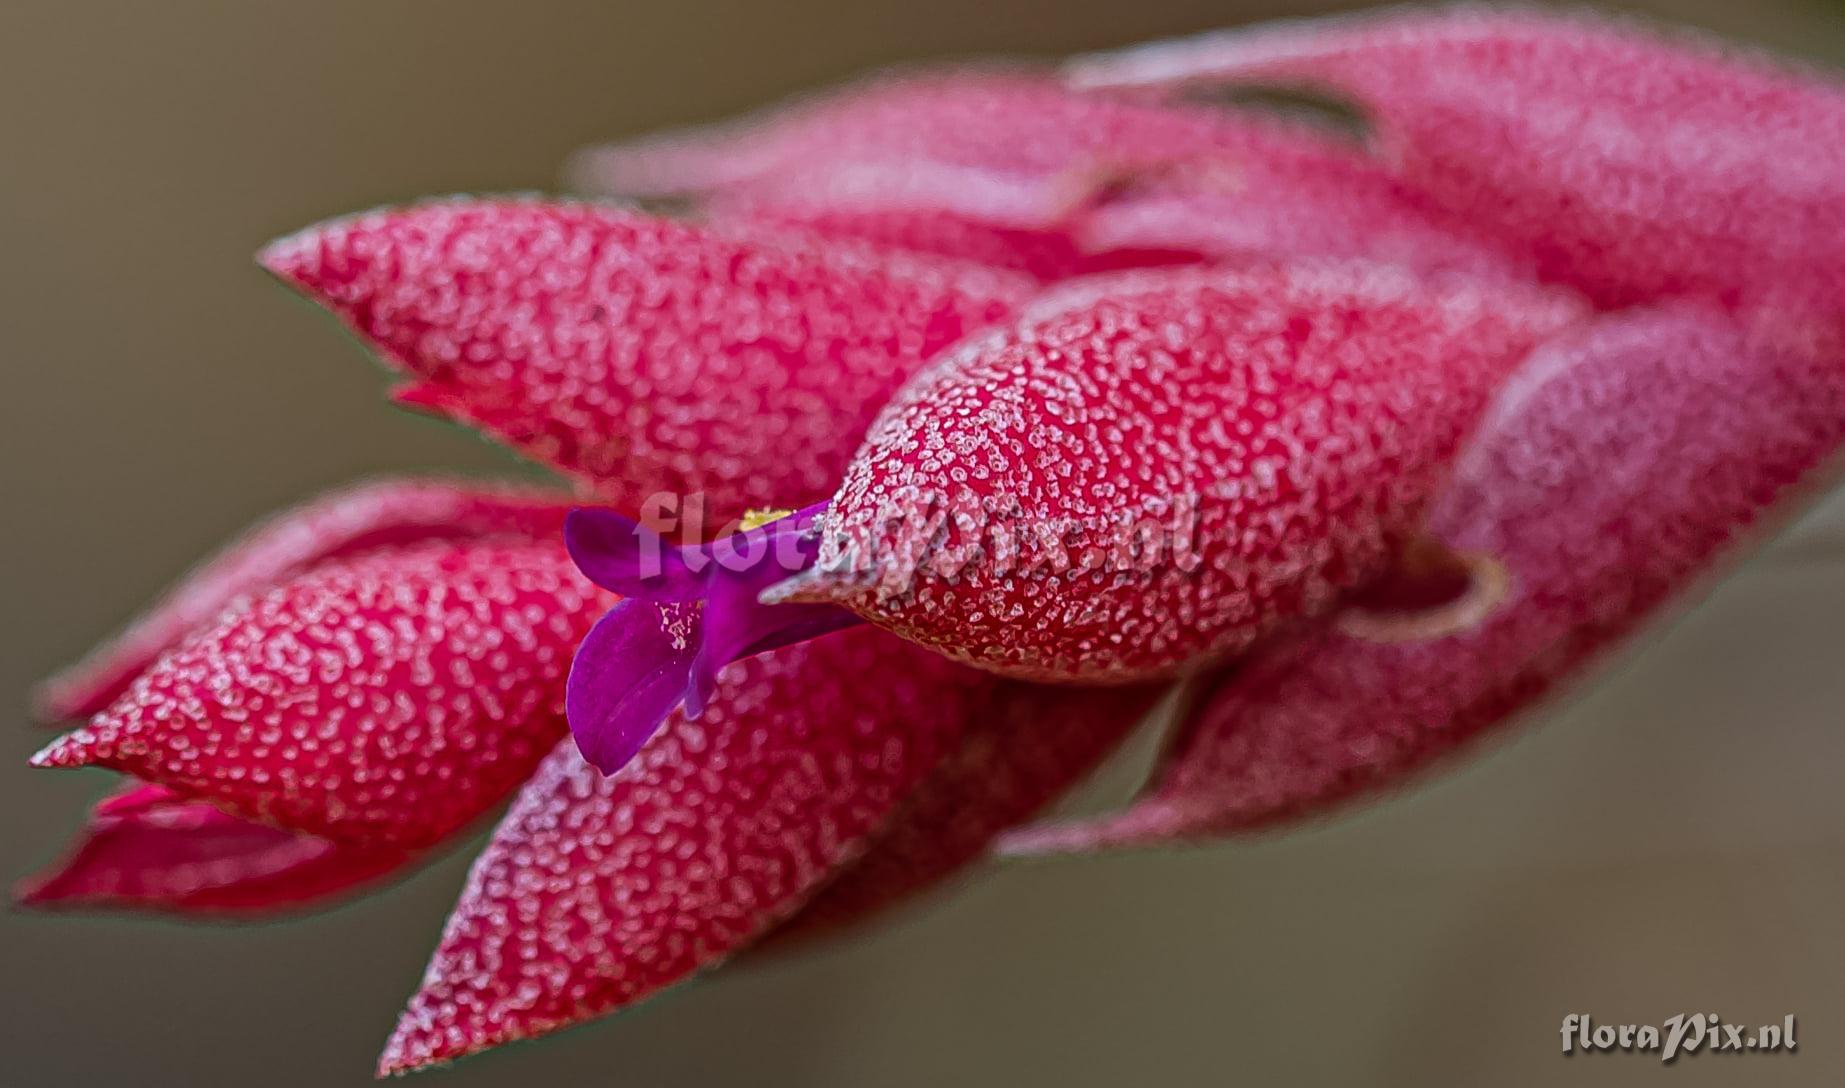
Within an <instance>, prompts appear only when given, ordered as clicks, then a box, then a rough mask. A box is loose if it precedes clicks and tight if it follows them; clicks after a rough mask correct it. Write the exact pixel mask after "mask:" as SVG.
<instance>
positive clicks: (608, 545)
mask: <svg viewBox="0 0 1845 1088" xmlns="http://www.w3.org/2000/svg"><path fill="white" fill-rule="evenodd" d="M564 546H565V547H566V548H568V549H569V550H570V558H571V559H573V560H575V561H576V564H577V569H579V570H581V571H582V572H583V574H584V576H585V577H586V578H588V579H589V580H590V581H592V582H594V583H596V584H597V585H599V586H601V587H602V588H604V589H607V590H612V591H614V592H616V593H619V594H621V595H622V596H624V597H639V598H641V599H643V600H649V601H692V600H696V599H698V597H699V596H701V595H702V594H703V592H704V574H703V571H704V570H706V569H709V568H708V567H706V565H705V563H704V562H698V563H697V564H696V567H695V566H694V563H693V562H692V561H690V560H689V559H688V557H692V558H693V559H697V560H703V559H704V558H705V557H704V556H703V555H701V553H700V550H699V549H697V548H678V547H674V546H673V545H671V544H668V543H667V542H666V540H665V538H664V537H662V536H660V534H659V533H656V532H654V531H653V530H652V529H649V528H647V527H646V526H645V525H642V524H641V523H640V522H638V521H634V520H632V519H631V518H626V517H623V516H622V515H620V514H617V513H615V512H614V511H612V510H593V509H580V510H572V511H571V512H570V515H569V516H568V517H567V518H565V519H564Z"/></svg>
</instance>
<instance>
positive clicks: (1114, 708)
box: [765, 683, 1163, 948]
mask: <svg viewBox="0 0 1845 1088" xmlns="http://www.w3.org/2000/svg"><path fill="white" fill-rule="evenodd" d="M1162 690H1163V689H1161V688H1159V687H1157V686H1148V685H1138V686H1122V687H1109V688H1046V687H1041V686H1037V685H1026V684H1016V683H1013V684H1007V685H1005V686H1003V687H1002V688H1000V689H999V693H998V695H997V696H996V699H995V702H996V703H997V705H996V706H994V707H992V708H989V709H988V711H987V712H986V713H985V714H983V715H981V716H980V717H978V718H976V719H975V720H973V721H971V722H969V723H968V725H967V729H966V734H965V736H964V737H963V739H962V741H961V743H960V745H959V747H957V748H956V749H955V750H954V751H953V752H952V753H950V754H949V755H948V756H947V757H946V758H945V759H943V760H942V761H941V762H940V763H939V764H937V765H936V767H935V769H934V770H932V771H931V772H930V773H929V776H928V777H927V778H925V779H923V781H922V782H921V783H920V784H918V785H917V786H916V788H915V789H914V790H913V791H911V794H910V796H909V798H908V799H906V800H905V801H904V802H903V804H902V806H901V807H900V808H898V809H897V811H896V812H895V813H894V814H893V815H892V816H891V818H890V820H889V821H888V822H887V823H886V824H885V825H884V827H883V828H882V829H881V830H879V832H878V833H877V834H876V835H875V836H873V837H872V838H871V840H870V843H869V845H868V847H867V849H866V850H865V853H864V855H863V856H862V857H860V858H859V859H858V860H857V861H854V862H853V863H851V864H850V865H848V866H847V867H846V868H844V869H843V870H841V871H840V872H839V873H838V874H837V875H835V876H834V877H833V878H832V879H831V880H829V881H828V882H827V883H826V885H825V887H823V888H821V889H820V891H819V893H818V894H816V895H815V896H814V897H813V898H812V899H810V900H808V902H807V904H806V905H805V906H804V907H802V908H801V910H800V912H799V913H797V914H796V915H795V916H794V917H792V918H790V919H789V920H788V921H787V922H785V923H783V924H782V925H781V926H780V927H779V928H777V929H776V930H775V931H774V932H773V933H771V934H770V935H769V936H768V939H767V941H766V942H765V947H770V948H780V947H782V946H783V944H784V942H787V943H790V944H792V943H795V942H798V941H801V940H805V939H808V938H812V937H817V936H821V935H825V934H831V933H834V932H836V931H838V930H840V929H844V928H848V927H851V926H854V925H858V924H860V923H862V922H864V921H866V920H867V919H869V918H873V917H875V916H877V915H879V914H880V913H881V912H883V911H885V910H887V909H889V908H891V907H893V906H895V905H896V904H898V903H901V902H904V901H906V900H908V899H910V898H912V897H914V896H915V895H916V894H917V893H918V892H920V891H922V890H924V889H927V888H929V887H931V886H932V885H935V884H938V883H940V882H941V881H943V880H945V879H947V878H948V877H950V876H953V875H954V874H956V873H958V872H960V871H961V870H962V869H963V868H964V867H965V866H967V865H969V864H971V863H973V862H976V861H978V860H980V859H981V858H982V857H983V856H984V855H985V854H986V853H987V850H988V848H989V847H990V846H991V845H992V844H993V841H994V840H995V839H996V838H997V837H998V836H999V835H1000V833H1001V832H1003V831H1005V830H1007V829H1008V828H1012V827H1015V826H1017V825H1018V824H1020V823H1021V822H1023V821H1025V820H1027V819H1029V818H1030V817H1031V816H1032V815H1034V814H1035V813H1037V812H1038V810H1040V809H1042V808H1043V807H1044V806H1045V805H1047V804H1049V803H1050V802H1052V801H1054V800H1056V799H1057V798H1059V797H1062V796H1063V795H1064V794H1065V793H1066V792H1068V791H1069V789H1070V788H1071V787H1072V786H1073V785H1075V784H1076V783H1077V782H1079V781H1081V780H1082V779H1083V778H1084V777H1085V776H1087V775H1088V774H1089V773H1090V772H1091V771H1093V770H1095V768H1096V767H1097V766H1098V765H1099V764H1100V763H1101V762H1102V760H1103V759H1105V758H1106V757H1107V756H1108V755H1109V754H1111V753H1112V752H1114V750H1115V749H1116V748H1117V747H1119V746H1120V744H1121V742H1122V741H1123V740H1124V739H1125V738H1126V737H1127V735H1128V733H1129V732H1130V731H1131V730H1132V729H1133V728H1134V727H1135V726H1136V725H1137V724H1139V722H1140V720H1141V718H1142V716H1143V715H1145V713H1146V712H1147V710H1148V709H1149V708H1150V707H1151V706H1152V705H1153V702H1154V700H1155V699H1156V698H1157V697H1158V696H1159V694H1160V693H1161V691H1162Z"/></svg>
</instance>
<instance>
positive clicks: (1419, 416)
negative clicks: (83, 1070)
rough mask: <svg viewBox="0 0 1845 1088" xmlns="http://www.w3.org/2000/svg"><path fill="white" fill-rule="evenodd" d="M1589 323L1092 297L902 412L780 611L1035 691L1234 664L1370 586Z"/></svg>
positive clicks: (1148, 285)
mask: <svg viewBox="0 0 1845 1088" xmlns="http://www.w3.org/2000/svg"><path fill="white" fill-rule="evenodd" d="M1579 313H1580V310H1579V307H1578V305H1577V304H1576V303H1575V302H1573V301H1572V300H1570V299H1569V298H1566V297H1563V296H1560V295H1557V296H1553V295H1546V294H1541V293H1536V292H1518V291H1511V290H1495V291H1492V292H1490V293H1487V292H1482V291H1480V290H1476V289H1474V288H1471V287H1466V286H1453V285H1451V286H1438V285H1435V284H1431V283H1425V282H1423V281H1419V280H1416V279H1414V278H1411V277H1409V276H1407V275H1404V274H1400V273H1398V272H1396V271H1394V270H1389V269H1384V268H1381V267H1377V266H1370V265H1357V264H1330V265H1312V266H1308V265H1301V266H1286V267H1275V266H1259V267H1254V268H1250V269H1246V270H1243V271H1239V272H1211V271H1172V272H1153V271H1143V272H1136V273H1129V274H1124V275H1122V276H1120V277H1112V278H1100V279H1096V280H1092V281H1086V282H1085V283H1083V284H1081V285H1075V286H1072V287H1070V288H1068V289H1066V290H1064V291H1063V292H1060V293H1058V294H1055V295H1053V296H1050V297H1047V298H1045V299H1042V300H1040V301H1039V302H1038V303H1036V304H1034V306H1033V307H1032V308H1031V309H1030V310H1029V311H1028V312H1027V313H1026V314H1025V315H1024V316H1023V317H1021V319H1020V320H1019V321H1018V322H1017V323H1015V324H1014V325H1012V326H1010V327H1008V328H1006V329H1004V330H1001V331H997V332H995V333H992V334H989V335H987V336H984V337H979V338H976V339H974V340H971V341H969V342H968V343H966V344H963V345H961V346H960V347H958V348H956V349H955V350H954V351H953V352H950V353H948V354H946V355H944V356H943V358H942V359H941V360H939V361H938V362H937V363H936V364H935V365H933V366H931V367H930V368H929V369H928V370H927V371H926V372H924V373H923V374H922V375H919V377H918V378H917V379H916V380H915V381H914V382H912V383H911V384H910V385H909V386H908V387H906V389H905V390H904V392H903V393H902V394H900V395H899V396H898V397H897V398H896V400H894V401H893V402H892V404H891V406H890V408H888V409H887V410H886V412H885V414H884V415H883V416H882V417H881V418H880V419H879V421H878V423H877V424H876V426H875V427H874V429H873V431H872V433H871V435H870V437H869V438H868V439H867V441H866V445H865V447H864V449H863V450H861V451H860V453H859V455H858V456H857V457H856V458H855V459H854V461H853V464H852V467H851V469H850V470H849V472H848V474H847V476H846V479H845V483H844V484H843V486H842V487H841V489H840V491H839V493H838V495H837V496H836V497H835V499H834V501H833V506H832V510H831V512H830V513H829V515H828V516H827V518H826V519H825V521H824V523H823V524H824V525H825V536H824V538H823V546H822V549H821V555H820V559H819V563H818V565H817V566H816V567H815V568H814V569H813V570H811V571H809V572H808V574H807V575H804V576H803V577H802V578H801V579H799V580H797V582H795V583H790V584H789V585H788V587H787V590H788V593H789V594H790V595H791V596H792V598H793V599H805V600H828V601H833V602H836V603H840V604H844V605H845V606H846V607H849V608H851V609H852V610H854V611H857V612H859V613H860V614H861V615H864V616H865V617H866V618H867V619H870V620H871V621H872V622H874V623H877V624H880V625H882V626H885V627H887V628H889V629H891V630H893V631H896V632H898V633H899V634H902V635H903V636H905V637H906V638H910V639H913V640H915V641H918V642H921V643H923V644H925V645H928V646H932V647H934V648H936V649H939V650H941V651H942V652H944V653H947V654H949V655H951V656H954V657H956V658H959V659H961V660H965V661H968V662H971V663H974V664H977V665H980V666H982V667H984V668H989V669H993V670H997V671H1002V672H1006V673H1008V674H1013V675H1018V676H1022V677H1027V678H1034V679H1055V680H1082V681H1121V680H1128V679H1133V678H1137V677H1146V676H1154V675H1160V674H1164V673H1170V672H1173V671H1175V670H1178V669H1181V668H1184V667H1187V666H1190V665H1193V664H1196V663H1199V662H1200V661H1201V660H1202V659H1209V658H1211V657H1220V656H1225V655H1229V654H1234V653H1238V652H1240V651H1242V650H1245V649H1247V648H1248V647H1249V646H1250V645H1252V644H1253V643H1254V642H1256V641H1257V640H1258V639H1259V638H1261V637H1262V636H1263V635H1265V634H1268V633H1269V632H1271V631H1273V630H1275V629H1276V627H1277V626H1278V625H1280V624H1282V623H1284V622H1286V621H1288V620H1290V619H1295V618H1298V617H1303V616H1312V615H1315V614H1318V613H1320V612H1322V611H1324V610H1325V609H1326V608H1327V607H1329V606H1330V605H1331V603H1332V602H1333V601H1334V600H1335V599H1336V597H1337V595H1338V594H1339V593H1340V592H1341V591H1342V590H1344V589H1347V588H1350V587H1352V586H1354V585H1356V584H1358V583H1360V582H1363V581H1364V580H1366V579H1368V578H1370V577H1372V576H1374V575H1375V574H1377V573H1378V572H1379V571H1381V570H1382V569H1383V568H1384V567H1385V566H1386V565H1387V564H1388V563H1389V562H1390V561H1391V560H1392V558H1393V556H1394V553H1395V551H1396V549H1397V548H1398V547H1399V546H1400V545H1401V544H1402V543H1403V542H1404V540H1405V538H1406V536H1407V535H1408V534H1410V533H1411V532H1412V531H1413V530H1414V529H1415V527H1416V526H1417V525H1418V524H1419V521H1420V518H1421V516H1422V514H1423V512H1424V509H1425V505H1426V502H1427V500H1428V498H1429V497H1430V494H1431V493H1432V490H1433V489H1434V487H1435V486H1436V485H1437V484H1439V482H1440V481H1441V479H1442V478H1443V476H1444V474H1445V472H1446V469H1447V465H1448V460H1449V458H1450V456H1451V454H1452V453H1453V452H1454V450H1455V448H1456V447H1457V445H1458V444H1459V442H1460V441H1461V439H1462V438H1463V437H1465V435H1466V434H1467V433H1468V431H1469V430H1470V429H1471V427H1472V426H1473V425H1474V423H1475V422H1477V420H1478V418H1479V415H1480V413H1481V411H1482V410H1483V409H1484V407H1485V405H1486V403H1487V399H1488V397H1489V396H1490V395H1491V393H1492V392H1493V390H1494V388H1495V386H1496V385H1497V383H1498V382H1499V381H1500V380H1502V379H1503V378H1504V377H1505V375H1507V374H1508V373H1509V372H1510V371H1511V370H1512V369H1513V368H1514V367H1516V366H1517V365H1518V364H1519V363H1520V362H1521V361H1522V360H1523V359H1524V357H1525V355H1526V353H1527V352H1528V351H1529V350H1530V348H1531V347H1532V346H1533V345H1534V344H1535V343H1537V342H1539V341H1541V340H1542V339H1544V338H1545V337H1547V336H1548V335H1550V334H1552V333H1554V332H1556V331H1557V330H1558V329H1560V328H1562V327H1563V326H1565V325H1566V324H1568V323H1569V322H1570V321H1572V320H1574V319H1575V318H1576V317H1577V316H1579Z"/></svg>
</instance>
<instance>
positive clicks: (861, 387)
mask: <svg viewBox="0 0 1845 1088" xmlns="http://www.w3.org/2000/svg"><path fill="white" fill-rule="evenodd" d="M262 259H263V263H264V264H265V265H266V266H267V267H268V268H270V269H271V270H272V271H273V272H275V273H276V274H277V275H278V276H280V277H282V278H283V279H285V280H287V281H288V282H289V283H291V284H294V285H295V286H297V287H299V288H300V289H301V290H303V291H305V292H307V293H308V294H309V295H310V296H312V297H313V298H315V299H316V300H317V301H319V302H321V303H322V304H323V305H326V306H327V307H329V308H330V309H332V310H333V311H334V312H335V313H336V314H338V315H339V316H340V318H341V319H342V320H343V321H345V322H346V323H347V324H348V325H349V326H351V327H352V328H353V329H354V330H355V331H357V332H358V334H359V335H360V336H361V337H363V338H364V339H365V340H366V341H367V342H368V343H369V344H371V345H372V346H373V347H374V348H376V349H377V350H378V351H379V352H380V353H381V354H382V355H383V356H384V358H385V359H386V360H387V361H389V362H390V363H392V364H393V365H394V366H396V367H398V368H399V369H401V370H403V371H404V372H406V373H407V374H408V375H410V377H411V378H412V381H413V383H414V384H413V385H412V386H411V388H410V389H409V390H407V391H405V392H404V393H403V394H402V399H404V400H406V401H409V402H412V403H414V404H416V405H418V406H419V407H422V408H425V409H429V410H433V411H437V412H441V413H444V414H447V415H450V416H452V417H454V418H456V419H458V420H460V421H463V422H466V423H469V424H472V425H474V426H476V427H479V428H480V429H482V430H484V431H486V432H487V433H488V434H490V435H493V436H494V437H496V438H498V439H500V440H502V441H505V442H507V443H509V444H510V445H512V446H513V447H515V448H516V449H518V450H520V451H521V452H523V453H525V454H527V455H529V456H531V457H534V458H536V459H538V460H541V461H544V462H546V463H548V464H551V465H553V466H556V467H557V468H559V469H561V470H563V471H565V472H567V473H569V474H571V475H573V476H576V477H578V478H580V479H583V480H586V481H588V482H590V483H591V484H593V485H595V487H596V489H597V493H598V494H599V495H600V496H601V497H603V498H605V499H606V500H608V501H609V502H610V503H612V504H613V505H615V506H617V507H618V508H620V509H621V510H623V511H624V512H626V513H629V514H636V515H638V514H639V513H641V511H642V508H643V506H644V505H645V504H646V502H647V500H648V498H649V497H650V496H654V495H658V494H668V495H671V496H673V497H674V500H675V502H674V504H673V505H670V506H668V507H666V508H665V512H667V513H678V514H683V513H684V512H685V510H686V508H687V506H688V505H689V504H688V502H687V497H689V496H694V495H703V496H704V513H705V515H706V517H707V518H708V519H710V523H709V531H710V532H716V531H717V530H718V529H719V528H721V527H722V525H723V524H724V523H725V522H726V521H729V520H731V519H734V518H736V517H738V516H740V515H741V514H742V513H743V512H744V511H745V510H746V509H748V508H750V507H754V506H762V505H765V504H777V505H781V506H801V505H805V504H806V503H808V502H811V501H814V500H816V499H820V498H824V497H825V496H826V494H827V492H828V491H829V490H830V489H831V488H832V486H833V485H834V484H835V483H836V482H837V481H838V478H839V473H840V471H841V470H842V469H843V467H844V465H845V462H846V459H847V458H848V457H849V456H850V455H851V452H852V450H853V448H854V447H855V446H856V445H857V443H858V441H859V439H860V438H861V437H862V436H863V434H864V430H865V427H866V426H867V425H868V424H869V423H870V421H871V419H872V417H873V415H874V414H875V413H876V412H877V410H878V408H879V407H881V406H882V405H883V403H884V401H885V400H886V399H888V398H889V396H890V394H891V393H892V392H893V391H894V390H895V389H896V388H897V387H898V386H899V385H900V384H901V383H902V382H903V380H904V378H906V377H907V376H908V375H909V374H910V373H911V372H912V371H913V370H915V369H916V368H917V366H918V365H920V364H921V362H922V361H923V360H924V359H926V358H927V357H928V356H929V355H931V354H933V353H934V352H936V351H937V350H939V349H940V348H942V347H943V346H945V345H947V344H949V343H952V342H953V341H955V340H957V339H959V338H960V337H961V336H962V335H964V334H965V333H967V332H968V331H969V330H971V329H974V328H977V327H980V326H982V325H986V324H988V323H990V322H993V321H995V320H997V319H999V318H1001V317H1003V316H1005V315H1006V314H1007V313H1008V312H1010V310H1011V309H1012V308H1013V306H1014V305H1015V304H1016V303H1017V302H1018V301H1020V300H1021V299H1022V298H1023V297H1024V294H1025V292H1026V291H1027V289H1028V285H1029V281H1027V280H1025V279H1023V278H1022V277H1018V278H1015V277H1012V276H1009V275H1006V274H1003V273H1000V272H997V271H994V270H988V269H981V268H978V267H976V266H973V265H968V264H963V263H960V262H938V261H931V260H927V259H924V258H920V257H904V256H890V257H885V256H879V255H877V254H873V253H871V252H869V251H864V250H858V249H853V248H852V247H845V246H841V245H840V244H838V243H836V242H835V243H827V242H822V241H816V240H813V239H805V240H803V239H799V238H794V237H790V236H779V235H778V236H777V237H776V238H775V239H774V240H770V239H767V238H762V239H752V238H747V237H742V236H737V235H732V234H726V233H722V232H712V231H709V230H705V229H701V228H698V227H695V226H691V225H688V224H685V223H676V222H672V221H668V220H662V219H654V218H650V217H647V216H645V215H641V214H639V213H635V212H628V211H621V210H617V209H613V208H606V207H596V206H593V205H586V204H561V203H546V202H542V201H533V200H510V199H507V200H452V201H446V202H440V203H432V204H425V205H418V206H414V207H409V208H403V209H399V210H388V211H382V212H376V213H371V214H367V215H362V216H358V217H356V218H352V219H344V220H337V221H334V222H331V223H326V224H323V225H321V226H318V227H314V228H310V229H309V230H307V231H304V232H303V233H301V234H298V235H295V236H293V237H291V238H287V239H284V240H282V241H280V242H277V243H276V244H275V245H273V246H271V247H270V248H269V249H268V250H266V251H265V252H264V254H263V258H262ZM660 512H661V511H660V510H654V511H651V513H652V514H655V515H657V514H659V513H660Z"/></svg>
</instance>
